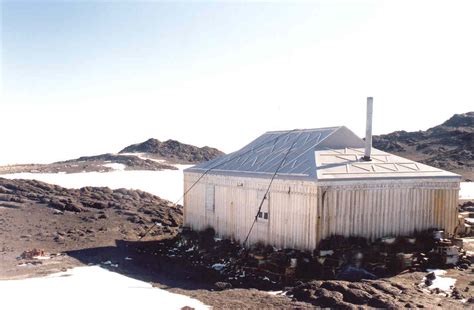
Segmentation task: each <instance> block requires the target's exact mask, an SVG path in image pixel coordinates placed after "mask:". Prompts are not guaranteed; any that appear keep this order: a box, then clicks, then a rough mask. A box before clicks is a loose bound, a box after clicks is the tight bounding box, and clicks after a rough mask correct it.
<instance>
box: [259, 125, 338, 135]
mask: <svg viewBox="0 0 474 310" xmlns="http://www.w3.org/2000/svg"><path fill="white" fill-rule="evenodd" d="M341 127H344V126H331V127H321V128H302V129H291V130H275V131H267V132H265V133H264V134H269V133H290V132H294V133H297V132H309V131H318V130H328V129H332V130H334V131H336V130H337V129H339V128H341Z"/></svg>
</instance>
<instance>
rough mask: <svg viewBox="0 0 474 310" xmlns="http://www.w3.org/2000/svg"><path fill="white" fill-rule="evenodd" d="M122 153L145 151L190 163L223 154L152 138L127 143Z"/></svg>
mask: <svg viewBox="0 0 474 310" xmlns="http://www.w3.org/2000/svg"><path fill="white" fill-rule="evenodd" d="M123 153H147V154H151V155H153V157H156V158H161V159H164V160H168V161H175V162H180V163H190V164H194V163H200V162H204V161H208V160H211V159H214V158H216V157H219V156H221V155H224V153H223V152H221V151H219V150H218V149H215V148H212V147H208V146H204V147H197V146H194V145H190V144H184V143H181V142H179V141H176V140H167V141H164V142H161V141H160V140H157V139H153V138H151V139H148V140H146V141H145V142H142V143H137V144H132V145H129V146H127V147H126V148H124V149H123V150H121V151H120V152H119V154H123Z"/></svg>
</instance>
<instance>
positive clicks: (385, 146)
mask: <svg viewBox="0 0 474 310" xmlns="http://www.w3.org/2000/svg"><path fill="white" fill-rule="evenodd" d="M373 145H374V147H375V148H377V149H380V150H383V151H386V152H390V153H393V154H397V155H400V156H402V157H406V158H409V159H412V160H416V161H419V162H421V163H424V164H428V165H431V166H434V167H437V168H441V169H444V170H449V171H452V172H454V173H458V174H460V175H462V176H463V178H464V179H465V180H473V179H474V112H467V113H464V114H455V115H453V116H452V117H451V118H450V119H448V120H447V121H445V122H444V123H442V124H441V125H438V126H435V127H433V128H430V129H428V130H426V131H421V130H420V131H415V132H406V131H395V132H392V133H389V134H385V135H380V136H374V137H373Z"/></svg>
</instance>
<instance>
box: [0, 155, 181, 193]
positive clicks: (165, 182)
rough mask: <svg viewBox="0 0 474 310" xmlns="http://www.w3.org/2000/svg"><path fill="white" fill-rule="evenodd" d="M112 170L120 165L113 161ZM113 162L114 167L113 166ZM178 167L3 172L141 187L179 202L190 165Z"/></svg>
mask: <svg viewBox="0 0 474 310" xmlns="http://www.w3.org/2000/svg"><path fill="white" fill-rule="evenodd" d="M107 165H110V167H111V168H113V169H117V168H118V169H121V168H122V167H121V166H118V165H120V164H116V163H111V164H107ZM112 165H114V166H112ZM176 167H177V168H178V170H162V171H127V170H114V171H111V172H82V173H69V174H64V173H15V174H7V175H2V177H4V178H10V179H36V180H39V181H43V182H46V183H50V184H56V185H60V186H63V187H66V188H81V187H84V186H108V187H110V188H112V189H117V188H127V189H140V190H142V191H146V192H149V193H152V194H154V195H157V196H159V197H161V198H164V199H168V200H170V201H172V202H176V201H177V200H178V199H179V198H180V197H181V196H182V195H183V169H186V168H187V167H190V166H189V165H176Z"/></svg>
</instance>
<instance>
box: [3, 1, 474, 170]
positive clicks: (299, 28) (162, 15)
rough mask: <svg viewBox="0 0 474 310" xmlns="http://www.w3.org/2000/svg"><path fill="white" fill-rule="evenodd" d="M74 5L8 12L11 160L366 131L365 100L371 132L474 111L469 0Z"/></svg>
mask: <svg viewBox="0 0 474 310" xmlns="http://www.w3.org/2000/svg"><path fill="white" fill-rule="evenodd" d="M40 2H41V1H40ZM71 3H76V5H79V8H80V10H79V9H77V8H76V9H74V10H72V9H73V8H69V7H68V6H67V5H66V4H64V3H63V6H62V7H61V8H60V9H58V10H56V11H55V10H54V9H51V10H46V9H45V10H44V12H46V11H47V12H50V13H44V14H49V15H47V16H43V17H45V18H44V19H40V18H39V17H38V16H40V15H41V14H39V13H38V14H37V13H36V12H43V11H42V10H39V9H41V8H42V7H37V6H35V5H33V2H30V1H26V2H25V1H23V2H22V4H23V7H16V6H15V5H3V15H2V17H3V18H2V28H3V29H2V30H3V31H2V84H3V89H2V98H1V103H0V118H1V122H0V132H1V133H2V135H1V137H2V138H1V139H2V140H1V149H0V150H1V155H0V164H4V163H14V162H32V161H33V162H47V161H53V160H60V159H68V158H71V157H78V156H81V155H92V154H98V153H105V152H117V151H119V150H120V149H121V148H123V147H125V146H127V145H129V144H131V143H137V142H141V141H144V140H146V139H147V138H150V137H155V138H158V139H160V140H165V139H168V138H172V139H177V140H180V141H182V142H185V143H190V144H195V145H198V146H203V145H209V146H213V147H217V148H220V149H222V150H224V151H226V152H231V151H234V150H236V149H238V148H240V147H242V146H243V145H244V144H246V143H248V142H250V141H251V140H252V139H254V138H256V137H257V136H259V135H260V134H261V133H263V132H265V131H268V130H276V129H293V128H312V127H326V126H337V125H346V126H348V127H349V128H350V129H352V130H353V131H354V132H355V133H356V134H358V135H359V136H363V134H364V127H365V101H366V97H367V96H373V97H374V125H373V128H374V133H375V134H381V133H388V132H391V131H395V130H408V131H412V130H420V129H423V130H424V129H427V128H429V127H432V126H434V125H437V124H439V123H441V122H443V121H445V120H446V119H448V118H449V117H451V116H452V115H453V114H455V113H465V112H467V111H472V110H474V108H473V107H474V104H473V103H474V88H473V85H474V40H473V39H472V38H473V37H474V33H473V32H474V18H473V16H474V2H472V1H364V2H360V3H356V2H355V1H351V2H340V1H336V2H334V1H331V2H329V1H323V2H320V1H317V2H316V1H315V2H310V3H304V4H298V5H295V4H291V3H283V4H281V2H278V3H271V2H270V3H264V4H258V5H257V4H249V3H238V2H232V4H231V5H220V4H216V3H215V2H211V3H203V2H198V3H193V4H192V5H191V4H190V3H184V4H181V5H177V6H176V7H175V6H173V5H170V4H169V3H162V2H147V3H145V2H143V3H138V4H136V3H135V2H129V3H128V5H129V6H128V7H126V8H123V7H120V6H118V5H117V6H116V5H114V4H113V3H109V4H107V5H105V4H104V3H105V2H93V1H89V2H84V3H85V4H84V5H82V4H81V2H79V4H77V3H78V2H74V1H72V2H71ZM86 4H88V5H89V7H87V5H86ZM49 5H50V6H51V5H54V4H49ZM148 6H150V7H148ZM130 7H133V8H137V9H136V10H131V9H130ZM38 10H39V11H38ZM73 11H74V12H80V13H81V14H83V15H81V16H80V18H79V17H77V16H75V15H71V16H70V17H67V16H66V15H67V14H72V13H71V12H73ZM98 12H99V13H101V14H102V15H100V18H99V17H97V16H96V15H97V14H98ZM54 14H57V16H55V15H54ZM65 14H66V15H65ZM77 14H79V13H77ZM155 15H156V16H155ZM61 16H66V17H67V18H66V17H64V18H61ZM40 17H41V16H40ZM46 17H47V18H46ZM54 17H58V18H57V19H55V18H54ZM75 17H77V18H78V20H80V21H81V23H84V26H82V24H81V25H79V26H80V27H79V26H77V25H76V24H74V21H75V19H74V18H75ZM88 18H89V19H88ZM89 23H90V25H88V24H89ZM63 24H64V26H63V28H61V25H63ZM137 25H139V26H140V27H138V26H137ZM76 26H77V27H76ZM135 26H136V27H138V28H137V29H135V28H134V27H135ZM83 28H84V29H86V30H83ZM56 29H60V30H58V31H56ZM36 32H37V33H36ZM42 42H43V43H44V44H43V45H42Z"/></svg>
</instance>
